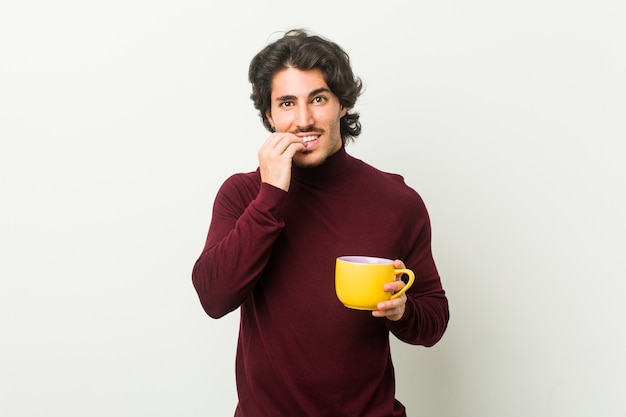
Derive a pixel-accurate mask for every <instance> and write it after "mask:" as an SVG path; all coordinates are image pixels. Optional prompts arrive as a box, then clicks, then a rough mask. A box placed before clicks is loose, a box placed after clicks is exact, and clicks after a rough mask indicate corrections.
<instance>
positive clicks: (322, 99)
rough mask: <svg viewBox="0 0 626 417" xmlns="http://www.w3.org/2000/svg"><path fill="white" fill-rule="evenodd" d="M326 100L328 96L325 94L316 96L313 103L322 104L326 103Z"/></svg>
mask: <svg viewBox="0 0 626 417" xmlns="http://www.w3.org/2000/svg"><path fill="white" fill-rule="evenodd" d="M326 100H327V98H326V97H324V96H316V97H314V98H313V100H311V103H316V104H321V103H325V102H326Z"/></svg>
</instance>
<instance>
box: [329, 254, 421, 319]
mask: <svg viewBox="0 0 626 417" xmlns="http://www.w3.org/2000/svg"><path fill="white" fill-rule="evenodd" d="M402 275H407V276H408V281H407V282H406V284H405V283H404V282H403V281H401V280H397V277H398V276H402ZM414 281H415V274H414V273H413V271H411V270H410V269H407V268H405V267H404V264H403V263H402V261H399V260H396V261H393V260H391V259H385V258H376V257H369V256H342V257H339V258H337V260H336V265H335V290H336V293H337V298H339V301H341V302H342V303H343V304H344V305H345V306H346V307H348V308H353V309H357V310H372V311H373V312H372V315H374V316H376V317H387V318H388V319H390V320H399V319H400V318H401V317H402V315H403V314H404V309H405V304H406V295H404V293H405V292H406V290H408V289H409V288H410V287H411V285H413V282H414Z"/></svg>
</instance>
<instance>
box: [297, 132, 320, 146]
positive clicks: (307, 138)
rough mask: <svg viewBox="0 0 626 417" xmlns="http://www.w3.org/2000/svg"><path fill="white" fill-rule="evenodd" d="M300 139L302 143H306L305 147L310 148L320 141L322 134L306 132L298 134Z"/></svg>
mask: <svg viewBox="0 0 626 417" xmlns="http://www.w3.org/2000/svg"><path fill="white" fill-rule="evenodd" d="M298 136H299V137H300V139H302V143H304V147H305V148H306V149H309V148H311V147H313V146H315V144H316V143H317V142H318V140H319V138H320V135H319V134H310V133H308V134H306V135H298Z"/></svg>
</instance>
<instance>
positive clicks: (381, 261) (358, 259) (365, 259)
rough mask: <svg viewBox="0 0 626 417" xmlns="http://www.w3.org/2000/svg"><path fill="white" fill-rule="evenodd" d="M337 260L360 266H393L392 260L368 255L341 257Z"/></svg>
mask: <svg viewBox="0 0 626 417" xmlns="http://www.w3.org/2000/svg"><path fill="white" fill-rule="evenodd" d="M337 260H340V261H343V262H349V263H352V264H359V265H393V260H392V259H388V258H380V257H377V256H366V255H347V256H339V257H338V258H337Z"/></svg>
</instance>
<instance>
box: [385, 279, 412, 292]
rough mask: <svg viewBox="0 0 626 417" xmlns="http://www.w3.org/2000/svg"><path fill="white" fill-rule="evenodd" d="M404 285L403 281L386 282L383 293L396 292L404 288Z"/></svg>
mask: <svg viewBox="0 0 626 417" xmlns="http://www.w3.org/2000/svg"><path fill="white" fill-rule="evenodd" d="M405 285H406V284H405V283H404V281H401V280H397V281H391V282H387V283H386V284H385V285H383V291H385V292H398V291H400V290H401V289H402V288H404V286H405Z"/></svg>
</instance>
